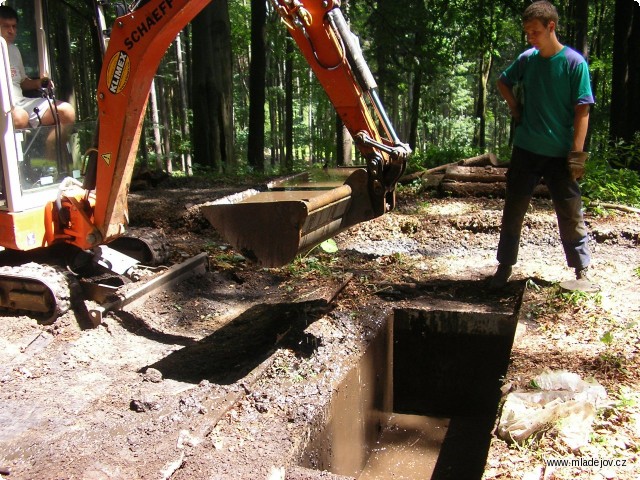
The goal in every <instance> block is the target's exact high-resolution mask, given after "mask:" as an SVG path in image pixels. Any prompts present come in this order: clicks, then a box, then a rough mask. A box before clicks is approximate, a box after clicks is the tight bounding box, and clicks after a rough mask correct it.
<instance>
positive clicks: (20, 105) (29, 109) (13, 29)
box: [0, 5, 76, 128]
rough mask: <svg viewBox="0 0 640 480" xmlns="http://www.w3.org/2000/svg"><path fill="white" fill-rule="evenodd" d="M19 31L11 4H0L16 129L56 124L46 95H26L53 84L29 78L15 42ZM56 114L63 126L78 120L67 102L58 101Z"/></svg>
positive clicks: (0, 23)
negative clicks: (7, 53) (25, 92)
mask: <svg viewBox="0 0 640 480" xmlns="http://www.w3.org/2000/svg"><path fill="white" fill-rule="evenodd" d="M17 34H18V14H17V12H16V11H15V10H14V9H13V8H11V7H9V6H8V5H0V35H2V38H4V39H5V40H6V42H7V48H8V50H9V65H10V66H11V81H12V84H13V101H14V102H15V105H16V108H15V109H14V111H13V112H12V115H13V123H14V127H15V128H26V127H28V126H29V125H31V126H32V127H37V126H38V125H40V124H42V125H54V124H55V123H56V122H55V117H54V112H52V111H51V105H50V103H49V101H48V100H47V99H46V98H42V97H40V98H27V97H25V96H24V94H23V93H22V92H23V90H25V91H28V90H38V89H40V88H48V87H49V86H52V83H51V80H49V79H48V78H29V77H27V75H26V73H25V69H24V64H23V62H22V55H21V54H20V50H18V47H17V46H16V45H15V41H16V36H17ZM56 114H57V116H58V118H59V120H60V124H61V125H70V124H73V123H74V122H75V119H76V115H75V110H74V109H73V107H72V106H71V105H70V104H68V103H66V102H60V101H56Z"/></svg>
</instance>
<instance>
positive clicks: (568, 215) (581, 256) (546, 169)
mask: <svg viewBox="0 0 640 480" xmlns="http://www.w3.org/2000/svg"><path fill="white" fill-rule="evenodd" d="M541 178H544V181H545V183H546V185H547V187H548V188H549V192H550V193H551V200H552V201H553V207H554V208H555V211H556V217H557V219H558V229H559V230H560V239H561V241H562V247H563V248H564V254H565V256H566V257H567V264H568V265H569V267H571V268H577V269H581V268H584V267H586V266H588V265H589V263H590V261H591V254H590V253H589V246H588V236H587V227H586V226H585V224H584V218H583V217H582V197H581V195H580V187H579V186H578V182H576V181H575V180H573V179H572V178H571V176H570V175H569V170H568V168H567V160H566V158H562V157H561V158H556V157H546V156H543V155H537V154H535V153H531V152H529V151H527V150H523V149H522V148H519V147H513V152H512V154H511V164H510V166H509V169H508V170H507V196H506V199H505V204H504V211H503V213H502V225H501V227H500V242H499V243H498V262H500V263H501V264H504V265H515V263H516V262H517V260H518V247H519V245H520V233H521V231H522V223H523V222H524V216H525V213H526V212H527V209H528V208H529V203H530V202H531V197H532V195H533V190H534V188H535V187H536V185H538V183H539V182H540V179H541Z"/></svg>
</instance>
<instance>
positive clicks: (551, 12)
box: [522, 0, 558, 27]
mask: <svg viewBox="0 0 640 480" xmlns="http://www.w3.org/2000/svg"><path fill="white" fill-rule="evenodd" d="M531 20H540V23H542V25H543V26H544V27H547V26H548V25H549V22H553V23H555V24H556V27H557V26H558V10H556V7H555V6H554V5H553V4H552V3H551V2H547V1H546V0H539V1H536V2H533V3H532V4H531V5H529V6H528V7H527V8H526V10H525V11H524V13H523V14H522V23H527V22H530V21H531Z"/></svg>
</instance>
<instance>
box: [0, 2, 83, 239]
mask: <svg viewBox="0 0 640 480" xmlns="http://www.w3.org/2000/svg"><path fill="white" fill-rule="evenodd" d="M6 4H7V5H9V6H11V7H13V8H14V9H15V10H16V11H17V13H18V17H19V20H18V34H17V37H16V40H15V45H16V46H17V47H18V49H19V50H20V53H21V55H22V59H23V63H24V67H25V72H26V74H27V76H28V77H29V78H40V77H48V78H51V77H52V68H51V64H52V55H51V50H50V48H49V37H48V35H47V32H48V30H49V25H48V22H47V21H45V19H46V18H47V16H46V12H45V9H46V2H43V1H42V0H34V1H32V2H17V1H13V2H12V1H9V2H6ZM60 8H66V7H64V6H61V7H60ZM8 48H9V46H8V44H7V42H6V41H5V40H4V38H0V112H1V113H0V132H1V133H2V135H1V137H0V156H1V158H2V164H1V167H2V168H1V171H0V178H1V182H0V229H1V230H0V232H4V233H2V234H0V246H2V247H6V248H11V249H17V250H29V249H32V248H38V247H43V246H46V245H47V244H48V243H49V242H51V241H53V240H54V238H53V235H52V234H51V232H46V221H45V213H46V211H47V208H46V207H45V206H46V205H47V204H51V203H52V202H55V201H56V199H57V198H58V197H59V196H60V195H61V191H63V190H65V189H69V188H72V186H73V184H74V183H76V184H77V185H79V184H80V182H81V176H82V174H81V172H82V162H83V158H82V157H83V152H84V150H86V149H87V148H88V147H89V145H90V144H91V137H92V132H93V130H94V129H95V121H87V122H78V123H76V124H75V125H74V126H73V131H72V132H71V134H70V135H69V136H67V137H65V138H63V137H62V136H61V126H60V125H59V124H57V123H54V124H52V125H43V124H42V123H41V122H40V121H39V120H40V115H39V113H38V112H39V109H38V108H37V107H36V108H35V117H36V118H37V119H38V120H36V121H32V122H30V123H29V125H27V126H24V125H21V126H20V127H22V128H17V127H18V126H16V125H14V123H13V118H12V114H11V112H12V110H13V109H15V108H16V99H15V98H14V94H13V90H12V83H11V65H10V63H9V52H8ZM54 81H56V79H55V78H54ZM23 94H24V95H25V97H28V98H32V99H39V100H40V101H34V103H39V104H43V103H44V104H46V105H47V107H48V108H50V109H51V110H52V111H53V112H54V113H55V111H56V106H55V100H56V97H55V90H54V89H52V88H43V89H40V90H36V91H30V92H23ZM25 110H26V108H25ZM27 113H28V114H30V113H31V111H29V112H27ZM54 118H56V115H55V114H54ZM77 185H76V186H77ZM9 232H15V234H13V235H10V234H9Z"/></svg>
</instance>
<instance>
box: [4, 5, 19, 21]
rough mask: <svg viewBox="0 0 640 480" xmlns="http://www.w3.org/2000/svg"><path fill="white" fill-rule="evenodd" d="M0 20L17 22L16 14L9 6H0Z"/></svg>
mask: <svg viewBox="0 0 640 480" xmlns="http://www.w3.org/2000/svg"><path fill="white" fill-rule="evenodd" d="M0 18H4V19H5V20H15V21H18V12H16V11H15V10H14V9H13V8H12V7H10V6H9V5H0Z"/></svg>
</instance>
